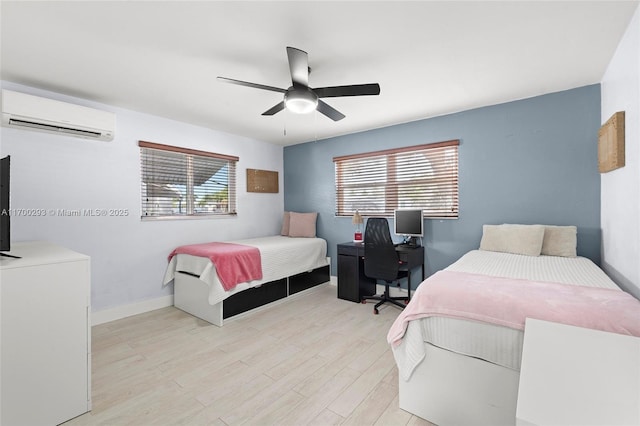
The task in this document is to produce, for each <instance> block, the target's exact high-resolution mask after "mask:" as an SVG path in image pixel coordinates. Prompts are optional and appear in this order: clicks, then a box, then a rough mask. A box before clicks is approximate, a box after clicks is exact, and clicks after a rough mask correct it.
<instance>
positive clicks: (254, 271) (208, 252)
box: [169, 243, 262, 291]
mask: <svg viewBox="0 0 640 426" xmlns="http://www.w3.org/2000/svg"><path fill="white" fill-rule="evenodd" d="M176 254H190V255H192V256H199V257H207V258H209V260H211V262H213V264H214V265H215V266H216V272H217V273H218V278H220V282H221V283H222V287H224V289H225V290H226V291H229V290H231V289H232V288H234V287H235V286H236V285H238V284H239V283H242V282H246V281H252V280H259V279H262V261H261V259H260V250H258V249H257V248H256V247H250V246H245V245H242V244H232V243H204V244H191V245H188V246H180V247H178V248H176V249H175V250H173V251H172V252H171V254H170V255H169V260H171V258H172V257H173V256H175V255H176Z"/></svg>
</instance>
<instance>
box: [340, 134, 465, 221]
mask: <svg viewBox="0 0 640 426" xmlns="http://www.w3.org/2000/svg"><path fill="white" fill-rule="evenodd" d="M459 144H460V141H459V140H452V141H446V142H439V143H433V144H425V145H419V146H412V147H405V148H400V149H390V150H385V151H376V152H369V153H363V154H356V155H347V156H342V157H335V158H334V159H333V161H334V163H335V185H336V215H337V216H352V215H353V214H354V213H355V211H356V210H358V211H359V212H360V213H361V214H363V215H368V216H392V215H393V211H394V209H398V208H421V209H423V210H424V216H425V217H431V218H457V217H458V145H459Z"/></svg>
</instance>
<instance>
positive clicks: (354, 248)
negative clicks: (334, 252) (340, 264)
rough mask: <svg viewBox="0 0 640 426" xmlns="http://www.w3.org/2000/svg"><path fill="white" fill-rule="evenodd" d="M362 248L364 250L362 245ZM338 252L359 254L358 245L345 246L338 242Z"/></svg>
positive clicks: (347, 254) (346, 254)
mask: <svg viewBox="0 0 640 426" xmlns="http://www.w3.org/2000/svg"><path fill="white" fill-rule="evenodd" d="M360 250H363V249H362V247H360ZM338 254H343V255H345V256H357V255H358V247H357V246H343V245H340V244H338Z"/></svg>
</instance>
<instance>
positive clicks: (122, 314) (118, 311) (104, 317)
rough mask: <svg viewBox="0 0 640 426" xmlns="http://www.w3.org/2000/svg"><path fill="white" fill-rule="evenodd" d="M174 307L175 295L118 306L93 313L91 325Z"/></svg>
mask: <svg viewBox="0 0 640 426" xmlns="http://www.w3.org/2000/svg"><path fill="white" fill-rule="evenodd" d="M167 306H173V295H172V294H171V295H169V296H162V297H158V298H156V299H149V300H145V301H142V302H138V303H132V304H129V305H123V306H117V307H115V308H109V309H104V310H102V311H97V312H93V311H92V312H91V325H92V326H93V325H99V324H104V323H105V322H111V321H115V320H119V319H122V318H126V317H130V316H133V315H138V314H143V313H145V312H149V311H155V310H156V309H161V308H166V307H167Z"/></svg>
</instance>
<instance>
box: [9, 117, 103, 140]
mask: <svg viewBox="0 0 640 426" xmlns="http://www.w3.org/2000/svg"><path fill="white" fill-rule="evenodd" d="M9 126H20V127H30V128H32V129H38V130H45V131H48V132H62V133H73V134H77V135H81V136H89V137H92V138H96V139H97V138H99V137H100V136H101V134H100V133H99V132H91V131H89V130H79V129H72V128H70V127H62V126H52V125H50V124H42V123H32V122H30V121H25V120H15V119H9Z"/></svg>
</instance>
